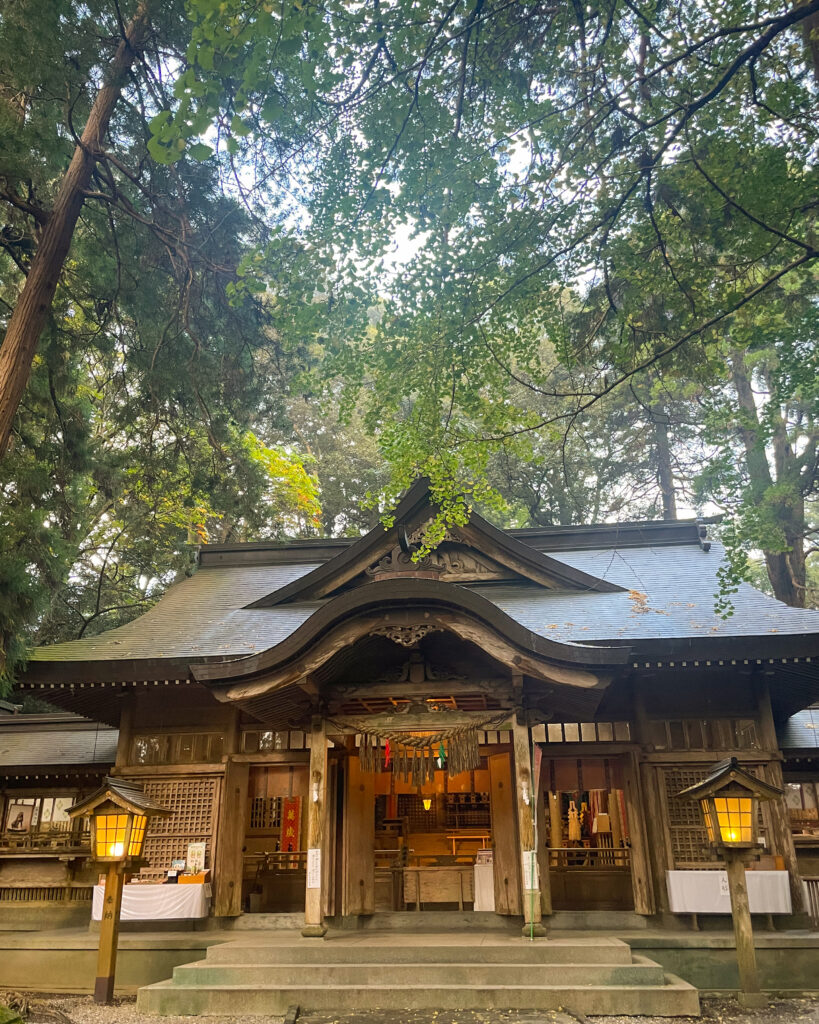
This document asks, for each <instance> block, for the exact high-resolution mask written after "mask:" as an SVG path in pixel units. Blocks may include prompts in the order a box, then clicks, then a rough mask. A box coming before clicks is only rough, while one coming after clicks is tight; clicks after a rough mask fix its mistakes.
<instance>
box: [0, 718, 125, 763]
mask: <svg viewBox="0 0 819 1024" xmlns="http://www.w3.org/2000/svg"><path fill="white" fill-rule="evenodd" d="M118 736H119V733H118V731H117V730H116V729H112V728H110V727H109V726H107V725H98V724H97V723H95V722H89V721H88V720H87V719H84V718H80V717H79V716H77V715H69V714H57V715H14V716H13V717H11V716H9V717H8V718H3V719H2V722H0V774H3V773H4V772H7V771H8V769H12V768H28V767H35V766H36V767H48V766H49V765H60V766H65V765H112V764H113V763H114V761H115V759H116V754H117V738H118Z"/></svg>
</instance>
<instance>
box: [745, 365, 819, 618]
mask: <svg viewBox="0 0 819 1024" xmlns="http://www.w3.org/2000/svg"><path fill="white" fill-rule="evenodd" d="M731 379H732V381H733V384H734V387H735V389H736V393H737V399H738V401H739V408H740V410H741V412H742V414H743V416H744V422H742V421H740V424H739V427H738V432H739V436H740V439H741V440H742V444H743V447H744V448H745V466H746V469H747V470H748V479H749V481H750V485H751V493H752V494H753V497H754V500H755V501H756V502H757V503H759V504H761V503H762V502H766V501H767V502H770V500H771V498H770V495H771V493H772V491H773V488H774V484H775V482H777V483H785V481H786V479H787V478H788V477H789V476H791V475H792V469H793V468H794V467H792V466H791V465H790V463H791V462H793V452H792V451H791V449H790V443H789V441H788V437H787V429H786V427H785V425H784V424H781V425H777V427H776V429H775V432H774V438H773V446H774V459H775V462H776V466H777V470H778V477H779V479H778V480H777V481H774V477H773V474H772V473H771V466H770V463H769V462H768V455H767V452H766V451H765V447H764V444H763V443H762V440H761V438H760V425H759V413H758V410H757V407H756V402H755V400H754V392H753V388H752V387H751V380H750V377H749V375H748V370H747V368H746V366H745V357H744V355H743V353H742V352H740V351H739V350H734V351H732V352H731ZM795 487H796V490H795V492H793V493H792V497H793V499H794V500H789V498H788V491H789V489H788V488H784V489H781V493H782V497H781V498H780V499H779V500H778V501H776V506H777V507H776V513H777V521H778V522H779V523H780V525H781V526H782V531H783V534H784V538H785V543H786V544H787V545H788V547H789V548H790V550H789V551H765V552H764V554H765V566H766V568H767V570H768V578H769V579H770V581H771V587H772V588H773V592H774V595H775V596H776V597H777V598H778V599H779V600H780V601H784V602H785V604H789V605H791V606H793V607H795V608H802V607H804V605H805V554H804V532H805V509H804V501H803V500H802V498H801V494H800V492H799V480H798V473H797V479H796V481H795Z"/></svg>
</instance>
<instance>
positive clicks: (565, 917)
mask: <svg viewBox="0 0 819 1024" xmlns="http://www.w3.org/2000/svg"><path fill="white" fill-rule="evenodd" d="M544 920H545V923H546V925H547V927H548V929H549V931H550V932H551V931H567V932H568V931H579V932H586V931H612V932H625V931H645V929H646V928H647V927H648V921H647V919H646V918H645V917H643V916H642V915H641V914H635V913H634V911H632V910H556V911H555V912H554V914H552V915H551V916H550V917H548V918H545V919H544Z"/></svg>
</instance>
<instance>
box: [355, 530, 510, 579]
mask: <svg viewBox="0 0 819 1024" xmlns="http://www.w3.org/2000/svg"><path fill="white" fill-rule="evenodd" d="M422 536H423V529H419V530H416V532H415V533H414V534H413V535H412V536H411V537H409V538H408V541H409V543H406V541H405V543H404V544H403V545H402V544H401V543H398V544H395V545H394V546H393V547H392V548H391V550H390V551H388V552H387V553H386V554H385V555H384V556H383V557H382V558H379V559H378V560H377V561H376V562H375V563H374V564H373V565H370V566H368V567H367V569H366V570H365V574H366V576H367V577H369V578H370V579H371V580H394V579H400V578H406V577H410V578H414V579H427V580H430V579H431V580H441V581H442V582H444V583H481V582H484V581H489V580H512V579H520V576H519V575H518V574H517V573H514V572H513V571H512V570H510V569H509V568H508V567H507V566H505V565H503V564H501V563H500V562H498V561H496V560H495V559H494V558H490V557H489V555H485V554H483V553H482V552H480V551H477V550H476V549H475V548H474V547H472V546H471V545H470V544H469V542H468V541H467V540H466V539H465V538H464V537H463V536H461V535H460V534H459V533H458V532H457V531H452V530H448V531H447V534H446V538H445V539H444V540H443V541H442V543H441V544H440V545H439V546H438V547H437V548H436V549H435V550H434V551H431V552H430V553H429V554H428V555H425V556H424V557H423V558H418V557H417V555H416V554H415V552H416V550H417V548H418V545H419V544H420V542H421V539H422ZM362 582H363V581H362Z"/></svg>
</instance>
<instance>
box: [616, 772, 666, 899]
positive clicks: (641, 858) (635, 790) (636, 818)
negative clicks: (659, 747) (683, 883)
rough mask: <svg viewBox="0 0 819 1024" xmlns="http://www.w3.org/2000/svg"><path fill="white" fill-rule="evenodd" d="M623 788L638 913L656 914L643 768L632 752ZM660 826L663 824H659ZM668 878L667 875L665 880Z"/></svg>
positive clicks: (633, 886) (624, 773)
mask: <svg viewBox="0 0 819 1024" xmlns="http://www.w3.org/2000/svg"><path fill="white" fill-rule="evenodd" d="M623 767H624V772H623V775H624V779H623V785H624V790H625V797H626V813H627V814H628V819H629V820H628V829H629V835H630V836H631V886H632V892H633V893H634V910H635V913H637V914H645V915H646V916H648V915H650V914H653V913H654V910H655V903H654V885H653V879H652V875H651V860H650V857H649V852H648V851H649V845H648V838H647V836H646V825H645V815H644V807H643V802H644V797H643V788H642V786H641V785H640V766H639V764H638V762H637V755H636V754H634V753H632V754H630V755H629V756H628V757H627V758H626V759H625V764H624V766H623ZM657 824H658V825H659V822H658V823H657ZM664 880H665V876H663V881H664Z"/></svg>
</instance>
